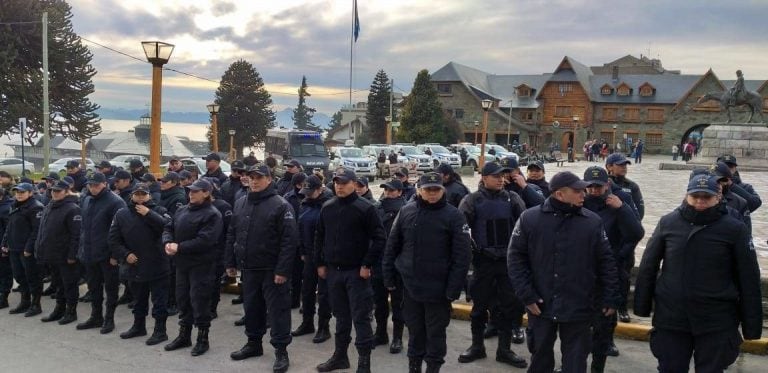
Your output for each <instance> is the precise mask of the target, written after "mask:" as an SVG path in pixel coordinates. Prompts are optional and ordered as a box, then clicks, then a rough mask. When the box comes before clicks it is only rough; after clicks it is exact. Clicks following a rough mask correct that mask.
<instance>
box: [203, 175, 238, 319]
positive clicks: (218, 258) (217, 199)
mask: <svg viewBox="0 0 768 373" xmlns="http://www.w3.org/2000/svg"><path fill="white" fill-rule="evenodd" d="M203 179H205V180H207V181H208V182H209V183H211V186H213V191H212V192H211V203H212V204H213V207H215V208H216V210H218V211H219V213H220V214H221V235H220V236H219V243H218V245H216V255H215V256H214V258H213V261H214V266H213V271H212V272H211V278H212V279H213V283H214V286H213V289H211V290H212V293H211V319H215V318H218V317H219V313H218V307H219V301H221V286H219V285H220V284H221V278H222V277H226V278H230V277H229V276H228V275H227V273H226V271H225V269H226V264H225V262H224V251H225V247H226V245H227V230H228V229H229V222H230V220H231V219H232V206H231V205H230V204H229V203H227V201H225V200H223V199H221V187H220V186H219V179H217V178H215V177H208V176H207V177H203Z"/></svg>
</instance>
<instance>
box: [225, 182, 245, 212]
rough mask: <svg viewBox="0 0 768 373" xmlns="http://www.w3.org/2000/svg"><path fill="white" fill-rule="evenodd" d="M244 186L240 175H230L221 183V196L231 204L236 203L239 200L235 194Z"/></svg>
mask: <svg viewBox="0 0 768 373" xmlns="http://www.w3.org/2000/svg"><path fill="white" fill-rule="evenodd" d="M242 188H243V184H242V183H241V182H240V176H230V177H229V178H228V179H227V181H225V182H224V184H221V198H222V199H223V200H225V201H227V203H229V205H230V206H234V205H235V201H236V200H237V199H236V198H235V196H236V195H237V191H238V190H240V189H242Z"/></svg>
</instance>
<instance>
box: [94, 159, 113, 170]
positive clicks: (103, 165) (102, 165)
mask: <svg viewBox="0 0 768 373" xmlns="http://www.w3.org/2000/svg"><path fill="white" fill-rule="evenodd" d="M110 167H112V163H109V161H107V160H104V161H101V162H99V164H98V165H96V168H110Z"/></svg>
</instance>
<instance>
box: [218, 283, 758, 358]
mask: <svg viewBox="0 0 768 373" xmlns="http://www.w3.org/2000/svg"><path fill="white" fill-rule="evenodd" d="M222 292H224V293H229V294H240V289H239V288H238V287H237V285H235V284H230V285H227V286H225V287H224V288H223V289H222ZM452 306H453V309H452V311H451V318H452V319H456V320H464V321H468V320H469V313H470V312H471V311H472V305H470V304H467V303H458V302H457V303H453V305H452ZM523 325H528V317H527V316H526V315H523ZM650 333H651V326H650V325H645V324H633V323H623V322H620V323H618V324H617V325H616V330H615V331H614V335H615V336H616V337H619V338H622V339H631V340H635V341H646V342H647V341H648V340H649V339H650ZM741 351H742V352H746V353H749V354H755V355H768V338H766V337H764V338H762V339H759V340H755V341H744V343H742V344H741Z"/></svg>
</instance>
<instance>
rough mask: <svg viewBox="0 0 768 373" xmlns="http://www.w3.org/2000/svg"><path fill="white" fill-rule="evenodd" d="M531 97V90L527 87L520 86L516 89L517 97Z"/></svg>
mask: <svg viewBox="0 0 768 373" xmlns="http://www.w3.org/2000/svg"><path fill="white" fill-rule="evenodd" d="M530 96H531V88H530V87H528V86H527V85H521V86H519V87H517V97H530Z"/></svg>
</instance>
